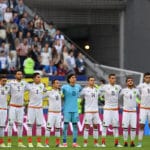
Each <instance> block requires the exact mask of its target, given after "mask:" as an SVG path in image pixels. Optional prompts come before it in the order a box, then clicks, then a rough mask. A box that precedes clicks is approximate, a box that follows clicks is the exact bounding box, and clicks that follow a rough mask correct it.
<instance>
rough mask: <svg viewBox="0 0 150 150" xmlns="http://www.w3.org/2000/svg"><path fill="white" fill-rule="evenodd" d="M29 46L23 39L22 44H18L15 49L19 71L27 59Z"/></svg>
mask: <svg viewBox="0 0 150 150" xmlns="http://www.w3.org/2000/svg"><path fill="white" fill-rule="evenodd" d="M28 49H29V45H28V43H27V39H26V38H24V39H23V43H20V44H19V45H18V47H17V49H16V50H17V55H18V57H19V62H20V69H23V62H24V60H25V59H26V57H27V54H28Z"/></svg>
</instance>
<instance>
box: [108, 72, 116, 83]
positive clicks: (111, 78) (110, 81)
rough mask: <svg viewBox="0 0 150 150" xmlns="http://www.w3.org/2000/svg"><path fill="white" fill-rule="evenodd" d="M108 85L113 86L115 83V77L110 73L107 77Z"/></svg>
mask: <svg viewBox="0 0 150 150" xmlns="http://www.w3.org/2000/svg"><path fill="white" fill-rule="evenodd" d="M108 80H109V83H110V84H112V85H114V84H115V83H116V75H115V74H114V73H111V74H109V75H108Z"/></svg>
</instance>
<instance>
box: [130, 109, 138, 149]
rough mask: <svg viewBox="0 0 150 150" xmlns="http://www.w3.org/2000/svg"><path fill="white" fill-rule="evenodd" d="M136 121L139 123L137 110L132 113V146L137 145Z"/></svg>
mask: <svg viewBox="0 0 150 150" xmlns="http://www.w3.org/2000/svg"><path fill="white" fill-rule="evenodd" d="M136 123H137V115H136V112H133V113H130V126H131V130H130V137H131V142H130V147H135V144H134V140H135V137H136Z"/></svg>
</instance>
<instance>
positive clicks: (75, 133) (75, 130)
mask: <svg viewBox="0 0 150 150" xmlns="http://www.w3.org/2000/svg"><path fill="white" fill-rule="evenodd" d="M71 121H72V125H73V141H72V142H73V143H72V146H73V147H80V146H79V145H78V144H77V137H78V127H77V122H78V121H79V114H78V112H73V113H71Z"/></svg>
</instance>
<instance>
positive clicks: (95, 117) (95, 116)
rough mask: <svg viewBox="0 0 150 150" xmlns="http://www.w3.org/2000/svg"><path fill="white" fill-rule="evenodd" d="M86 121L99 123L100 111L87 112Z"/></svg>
mask: <svg viewBox="0 0 150 150" xmlns="http://www.w3.org/2000/svg"><path fill="white" fill-rule="evenodd" d="M84 123H85V124H90V125H92V124H99V123H100V118H99V113H85V115H84Z"/></svg>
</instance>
